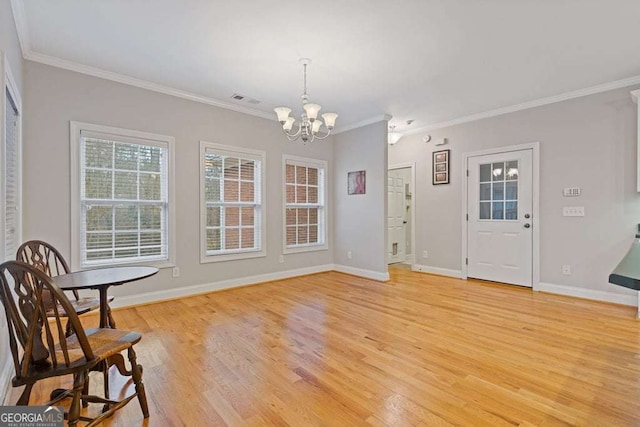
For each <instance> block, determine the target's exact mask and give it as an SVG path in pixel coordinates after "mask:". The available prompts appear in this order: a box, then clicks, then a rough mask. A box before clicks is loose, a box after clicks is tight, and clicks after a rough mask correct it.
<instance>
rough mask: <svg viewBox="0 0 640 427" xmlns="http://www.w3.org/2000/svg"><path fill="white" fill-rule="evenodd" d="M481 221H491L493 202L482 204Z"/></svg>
mask: <svg viewBox="0 0 640 427" xmlns="http://www.w3.org/2000/svg"><path fill="white" fill-rule="evenodd" d="M480 219H491V202H480Z"/></svg>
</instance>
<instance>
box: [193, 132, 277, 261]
mask: <svg viewBox="0 0 640 427" xmlns="http://www.w3.org/2000/svg"><path fill="white" fill-rule="evenodd" d="M201 147H202V148H201V176H202V179H203V182H202V189H203V191H202V204H201V206H202V222H203V230H202V232H203V254H202V258H203V261H205V262H207V261H217V260H225V259H233V258H242V257H246V255H247V254H248V255H249V256H251V255H253V256H261V255H263V254H264V253H263V248H264V245H263V241H262V240H263V234H264V230H263V213H264V211H263V200H262V188H263V168H264V166H263V164H264V157H265V154H264V152H261V151H252V150H243V149H238V148H237V147H230V146H221V145H219V144H212V143H206V142H202V143H201ZM243 255H245V256H243ZM216 258H217V259H216Z"/></svg>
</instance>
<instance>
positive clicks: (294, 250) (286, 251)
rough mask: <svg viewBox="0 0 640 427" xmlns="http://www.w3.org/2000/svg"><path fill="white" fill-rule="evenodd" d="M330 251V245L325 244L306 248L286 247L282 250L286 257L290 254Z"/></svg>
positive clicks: (305, 246)
mask: <svg viewBox="0 0 640 427" xmlns="http://www.w3.org/2000/svg"><path fill="white" fill-rule="evenodd" d="M328 249H329V245H328V244H326V243H325V244H323V245H304V246H296V247H292V248H287V247H285V248H283V249H282V253H283V254H284V255H288V254H297V253H304V252H315V251H326V250H328Z"/></svg>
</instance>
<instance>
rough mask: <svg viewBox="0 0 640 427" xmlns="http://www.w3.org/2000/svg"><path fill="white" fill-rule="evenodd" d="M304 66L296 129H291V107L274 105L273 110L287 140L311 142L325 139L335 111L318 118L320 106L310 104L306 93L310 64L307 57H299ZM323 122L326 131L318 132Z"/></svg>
mask: <svg viewBox="0 0 640 427" xmlns="http://www.w3.org/2000/svg"><path fill="white" fill-rule="evenodd" d="M299 62H300V63H301V64H302V66H303V67H304V93H303V94H302V108H303V110H304V112H303V113H302V116H301V120H300V122H299V123H298V128H297V130H295V131H294V130H293V124H294V123H295V121H296V119H295V118H293V117H290V116H289V114H290V113H291V108H287V107H276V108H274V109H273V110H274V111H275V112H276V114H277V115H278V121H279V122H280V124H281V125H282V132H284V134H285V135H286V136H287V139H288V140H289V141H296V140H297V139H299V138H300V139H302V142H305V143H306V142H313V140H314V139H325V138H326V137H328V136H329V135H330V134H331V130H332V129H333V127H334V126H335V124H336V118H337V117H338V115H337V114H336V113H324V114H323V115H322V118H323V119H324V123H323V122H322V120H320V119H318V112H319V111H320V109H321V108H322V107H321V106H319V105H318V104H312V103H310V102H309V96H308V95H307V65H309V64H311V60H310V59H309V58H301V59H300V61H299ZM323 124H324V126H325V128H326V131H325V132H324V133H321V132H320V128H321V127H322V125H323Z"/></svg>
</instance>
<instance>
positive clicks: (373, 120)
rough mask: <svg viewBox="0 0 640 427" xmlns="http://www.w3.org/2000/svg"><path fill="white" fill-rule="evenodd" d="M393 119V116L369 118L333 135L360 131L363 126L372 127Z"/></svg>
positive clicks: (341, 129) (344, 127)
mask: <svg viewBox="0 0 640 427" xmlns="http://www.w3.org/2000/svg"><path fill="white" fill-rule="evenodd" d="M392 117H393V116H392V115H390V114H380V115H378V116H374V117H369V118H368V119H364V120H360V121H359V122H355V123H351V124H350V125H346V126H341V127H340V128H338V129H337V130H336V131H335V132H333V135H338V134H340V133H343V132H348V131H350V130H353V129H358V128H361V127H363V126H367V125H371V124H373V123H378V122H382V121H387V122H388V121H389V120H391V119H392Z"/></svg>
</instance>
